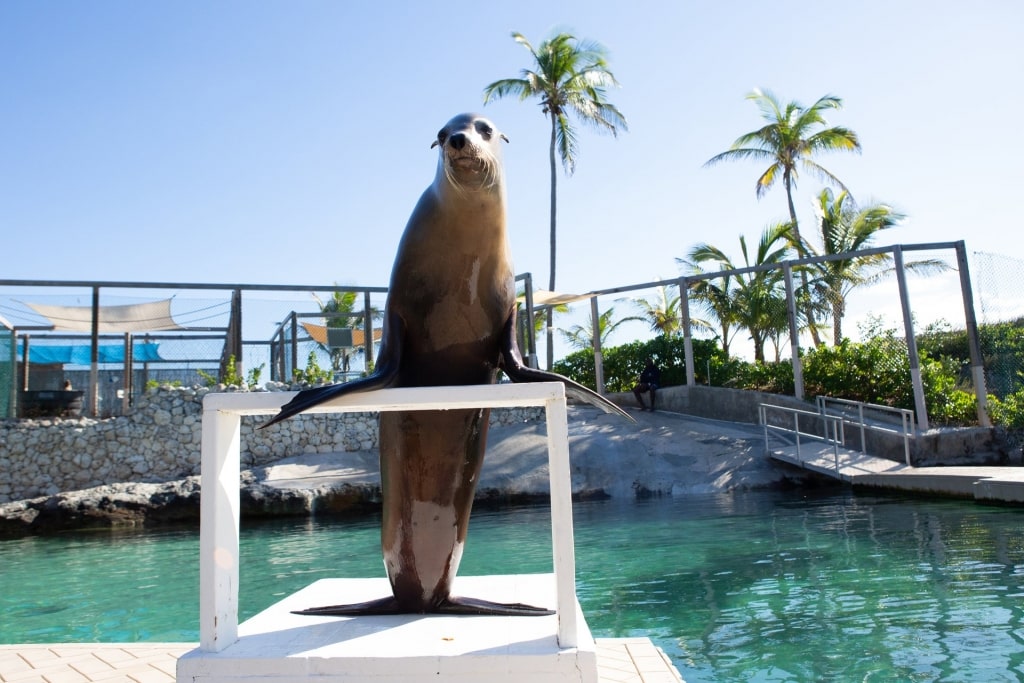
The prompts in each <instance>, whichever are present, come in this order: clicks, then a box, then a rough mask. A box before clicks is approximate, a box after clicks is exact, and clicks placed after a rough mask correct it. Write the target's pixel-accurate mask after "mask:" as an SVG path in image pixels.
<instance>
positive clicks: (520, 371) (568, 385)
mask: <svg viewBox="0 0 1024 683" xmlns="http://www.w3.org/2000/svg"><path fill="white" fill-rule="evenodd" d="M515 329H516V316H515V312H514V311H513V313H512V315H510V316H509V318H508V320H507V321H505V327H504V329H503V330H502V333H501V370H502V372H504V373H505V374H506V375H508V378H509V379H510V380H512V381H513V382H561V383H562V384H564V385H565V393H566V394H568V395H569V396H572V397H573V398H575V399H579V400H580V401H583V402H585V403H589V404H590V405H592V406H595V407H597V408H600V409H601V410H603V411H604V412H606V413H610V414H612V415H621V416H622V417H624V418H626V419H627V420H629V421H630V422H636V420H634V419H633V418H632V416H630V414H629V413H627V412H626V411H624V410H623V409H622V408H620V407H619V406H617V405H615V404H614V403H612V402H611V401H609V400H608V399H606V398H605V397H604V396H601V395H600V394H598V393H597V392H595V391H591V390H590V389H588V388H586V387H585V386H583V385H582V384H579V383H578V382H574V381H572V380H571V379H569V378H568V377H563V376H562V375H559V374H556V373H554V372H545V371H544V370H537V369H536V368H531V367H529V366H528V365H526V364H525V363H524V362H523V356H522V354H521V353H520V352H519V345H518V344H517V343H516V336H515Z"/></svg>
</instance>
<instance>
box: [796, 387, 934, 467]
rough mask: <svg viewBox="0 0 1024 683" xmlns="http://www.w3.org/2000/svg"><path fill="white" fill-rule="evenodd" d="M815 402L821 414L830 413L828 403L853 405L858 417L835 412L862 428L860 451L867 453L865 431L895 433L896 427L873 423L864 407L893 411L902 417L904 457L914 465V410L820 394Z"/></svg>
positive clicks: (910, 464) (911, 465)
mask: <svg viewBox="0 0 1024 683" xmlns="http://www.w3.org/2000/svg"><path fill="white" fill-rule="evenodd" d="M815 403H817V405H818V412H819V413H820V414H821V415H823V416H824V415H827V414H828V404H829V403H837V404H840V405H845V406H851V407H854V408H856V409H857V419H856V420H852V419H848V417H849V416H848V415H847V414H844V413H838V414H835V416H836V417H839V418H841V419H843V420H844V421H846V422H849V423H850V424H851V425H853V426H856V427H859V428H860V452H861V453H863V454H865V455H866V454H867V441H866V439H865V436H866V434H865V432H866V431H867V430H869V429H870V430H871V431H874V432H884V433H890V434H891V433H893V432H896V430H895V429H887V428H886V427H883V426H881V425H877V424H871V423H870V422H868V421H867V420H866V419H865V418H864V409H865V408H867V409H868V410H873V411H875V412H877V413H893V414H895V415H898V416H899V418H900V423H901V428H900V432H899V433H902V434H903V457H904V460H906V463H907V467H913V466H914V465H913V463H911V462H910V440H911V439H913V438H914V436H915V432H914V411H913V410H909V409H907V408H893V407H892V406H884V405H878V404H877V403H865V402H863V401H852V400H850V399H847V398H833V397H831V396H818V397H816V398H815Z"/></svg>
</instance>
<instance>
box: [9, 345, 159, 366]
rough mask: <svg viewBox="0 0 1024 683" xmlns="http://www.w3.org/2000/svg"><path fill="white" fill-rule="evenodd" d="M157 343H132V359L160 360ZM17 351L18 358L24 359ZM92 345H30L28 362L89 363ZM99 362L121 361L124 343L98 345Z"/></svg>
mask: <svg viewBox="0 0 1024 683" xmlns="http://www.w3.org/2000/svg"><path fill="white" fill-rule="evenodd" d="M159 346H160V345H159V344H152V343H141V342H140V343H138V344H132V359H133V360H134V361H135V362H137V363H152V362H155V361H162V360H164V359H163V358H161V357H160V352H159ZM22 356H23V354H22V353H21V352H20V351H19V353H18V360H24V358H22ZM91 356H92V347H91V346H90V345H88V344H74V345H67V346H32V347H30V348H29V351H28V362H29V363H39V364H44V363H70V364H72V365H89V364H90V363H91V362H92V358H91ZM99 362H100V363H123V362H124V344H101V345H100V347H99Z"/></svg>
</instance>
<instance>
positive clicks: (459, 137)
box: [448, 133, 466, 149]
mask: <svg viewBox="0 0 1024 683" xmlns="http://www.w3.org/2000/svg"><path fill="white" fill-rule="evenodd" d="M448 144H449V145H451V146H452V147H454V148H455V149H462V148H463V147H465V146H466V134H465V133H455V134H454V135H452V136H451V137H450V138H448Z"/></svg>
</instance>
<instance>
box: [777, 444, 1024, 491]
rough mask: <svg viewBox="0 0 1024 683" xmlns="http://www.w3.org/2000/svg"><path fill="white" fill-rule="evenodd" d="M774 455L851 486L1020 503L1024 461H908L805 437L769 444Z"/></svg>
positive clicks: (1023, 479)
mask: <svg viewBox="0 0 1024 683" xmlns="http://www.w3.org/2000/svg"><path fill="white" fill-rule="evenodd" d="M771 456H772V458H774V459H775V460H778V461H781V462H786V463H789V464H791V465H796V466H797V467H802V468H804V469H807V470H811V471H813V472H817V473H819V474H823V475H826V476H829V477H833V478H836V479H841V480H843V481H846V482H849V483H850V484H851V485H853V486H871V487H877V488H888V489H899V490H902V491H914V492H918V493H938V494H942V495H952V496H959V497H962V498H974V499H976V500H988V501H1001V502H1006V503H1024V467H987V466H973V467H909V466H907V465H905V464H903V463H899V462H895V461H893V460H887V459H885V458H875V457H872V456H870V455H864V454H863V453H860V452H859V451H852V450H848V449H845V448H838V449H834V448H833V447H832V446H831V445H830V444H825V443H821V442H813V441H812V442H807V443H804V444H802V445H801V447H800V449H799V451H798V450H797V447H796V446H787V447H783V448H773V449H772V450H771Z"/></svg>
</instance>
